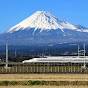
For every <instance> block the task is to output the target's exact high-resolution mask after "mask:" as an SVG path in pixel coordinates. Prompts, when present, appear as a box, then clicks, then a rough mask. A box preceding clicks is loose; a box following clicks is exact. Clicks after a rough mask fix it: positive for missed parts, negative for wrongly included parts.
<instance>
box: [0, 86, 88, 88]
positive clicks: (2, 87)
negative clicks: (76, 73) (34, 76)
mask: <svg viewBox="0 0 88 88" xmlns="http://www.w3.org/2000/svg"><path fill="white" fill-rule="evenodd" d="M0 88H88V86H0Z"/></svg>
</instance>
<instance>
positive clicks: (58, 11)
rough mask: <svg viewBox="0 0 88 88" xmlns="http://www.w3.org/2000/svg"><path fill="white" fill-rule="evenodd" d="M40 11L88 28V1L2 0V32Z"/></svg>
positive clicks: (0, 18) (0, 27)
mask: <svg viewBox="0 0 88 88" xmlns="http://www.w3.org/2000/svg"><path fill="white" fill-rule="evenodd" d="M39 10H40V11H48V12H50V13H52V14H53V15H55V16H57V17H59V18H61V19H63V20H66V21H68V22H70V23H72V24H75V25H79V24H81V25H83V26H85V27H87V28H88V0H0V32H4V31H6V30H8V29H10V28H11V27H13V26H14V25H16V24H18V23H19V22H21V21H22V20H24V19H26V18H27V17H29V16H30V15H32V14H33V13H35V12H36V11H39Z"/></svg>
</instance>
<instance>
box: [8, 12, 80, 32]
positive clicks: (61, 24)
mask: <svg viewBox="0 0 88 88" xmlns="http://www.w3.org/2000/svg"><path fill="white" fill-rule="evenodd" d="M30 28H34V29H35V30H34V31H36V30H37V29H41V31H43V30H50V29H54V30H56V29H61V30H62V31H63V29H71V30H76V31H80V30H79V29H78V28H76V26H74V25H72V24H70V23H69V22H67V21H64V20H62V19H59V18H57V17H55V16H54V15H52V14H51V13H49V12H46V11H37V12H36V13H34V14H33V15H31V16H30V17H28V18H27V19H25V20H23V21H22V22H20V23H19V24H17V25H16V26H14V27H12V28H11V29H9V30H8V31H7V32H10V33H12V32H14V31H18V30H20V29H21V30H25V29H30Z"/></svg>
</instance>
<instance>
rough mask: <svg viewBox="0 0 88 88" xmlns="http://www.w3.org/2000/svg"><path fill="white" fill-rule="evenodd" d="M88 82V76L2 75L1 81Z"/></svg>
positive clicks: (0, 75) (0, 76)
mask: <svg viewBox="0 0 88 88" xmlns="http://www.w3.org/2000/svg"><path fill="white" fill-rule="evenodd" d="M29 80H32V81H35V80H38V81H43V80H44V81H88V74H0V81H29Z"/></svg>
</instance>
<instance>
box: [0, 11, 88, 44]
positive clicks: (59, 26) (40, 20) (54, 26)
mask: <svg viewBox="0 0 88 88" xmlns="http://www.w3.org/2000/svg"><path fill="white" fill-rule="evenodd" d="M80 41H81V42H87V41H88V29H87V28H85V27H83V26H81V25H73V24H71V23H69V22H67V21H65V20H62V19H60V18H57V17H55V16H54V15H52V14H51V13H49V12H46V11H37V12H35V13H34V14H33V15H31V16H30V17H28V18H27V19H25V20H23V21H22V22H20V23H19V24H17V25H15V26H14V27H12V28H11V29H9V30H7V31H5V32H3V33H1V34H0V44H6V43H8V44H10V45H36V44H57V43H64V42H80Z"/></svg>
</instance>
